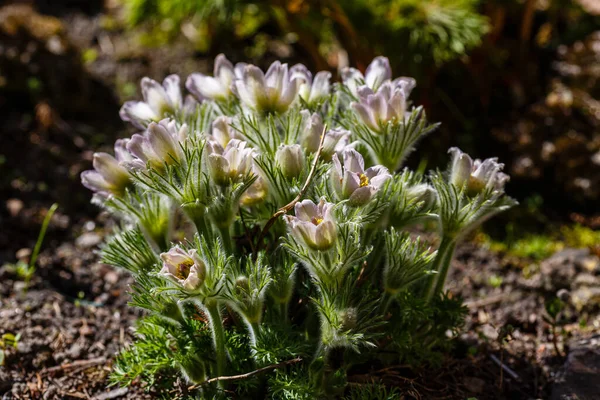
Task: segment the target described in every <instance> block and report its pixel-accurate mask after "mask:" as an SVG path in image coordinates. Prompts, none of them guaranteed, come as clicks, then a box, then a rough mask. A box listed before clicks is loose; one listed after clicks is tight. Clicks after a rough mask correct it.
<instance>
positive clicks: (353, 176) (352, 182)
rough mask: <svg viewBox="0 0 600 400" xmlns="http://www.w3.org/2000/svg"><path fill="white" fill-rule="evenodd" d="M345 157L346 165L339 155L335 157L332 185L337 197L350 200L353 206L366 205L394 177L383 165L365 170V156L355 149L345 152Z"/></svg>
mask: <svg viewBox="0 0 600 400" xmlns="http://www.w3.org/2000/svg"><path fill="white" fill-rule="evenodd" d="M343 157H344V165H342V163H341V162H340V160H339V158H338V155H337V154H334V155H333V168H332V169H331V183H332V186H333V189H334V190H335V192H336V193H337V195H338V196H339V197H340V198H342V199H348V201H349V203H350V204H351V205H354V206H361V205H364V204H366V203H367V202H368V201H369V200H371V197H373V195H374V194H375V193H377V191H378V190H379V189H380V188H381V187H382V186H383V185H384V184H385V182H386V181H387V180H388V179H390V178H391V177H392V175H390V173H389V172H388V169H387V168H385V167H383V166H381V165H375V166H373V167H371V168H367V169H366V170H365V161H364V159H363V156H362V155H361V154H360V153H359V152H358V151H356V150H354V149H347V150H345V151H344V153H343Z"/></svg>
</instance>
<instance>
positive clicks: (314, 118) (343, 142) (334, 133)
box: [300, 113, 350, 160]
mask: <svg viewBox="0 0 600 400" xmlns="http://www.w3.org/2000/svg"><path fill="white" fill-rule="evenodd" d="M323 128H324V125H323V120H322V118H321V116H320V115H319V114H316V113H315V114H313V115H311V116H310V118H307V119H306V126H305V128H304V131H303V133H302V137H301V139H300V140H301V143H302V146H303V147H304V148H305V149H306V150H307V151H309V152H310V153H316V152H317V150H319V143H321V135H322V134H323ZM349 141H350V131H348V130H346V129H343V128H334V129H330V130H328V131H327V132H326V133H325V139H324V140H323V150H322V151H321V155H322V157H323V159H324V160H330V159H331V156H332V155H333V153H340V152H341V151H342V150H343V149H344V148H346V147H347V146H348V143H349Z"/></svg>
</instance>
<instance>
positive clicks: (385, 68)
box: [341, 56, 392, 96]
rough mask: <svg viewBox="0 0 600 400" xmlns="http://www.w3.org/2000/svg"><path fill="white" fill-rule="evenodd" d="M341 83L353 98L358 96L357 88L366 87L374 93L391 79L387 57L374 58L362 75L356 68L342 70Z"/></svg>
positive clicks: (390, 69)
mask: <svg viewBox="0 0 600 400" xmlns="http://www.w3.org/2000/svg"><path fill="white" fill-rule="evenodd" d="M341 75H342V81H343V82H344V85H346V86H347V87H348V89H350V92H352V94H353V95H354V96H358V87H359V86H361V85H367V87H369V88H371V89H372V90H373V91H374V92H376V91H377V89H379V87H380V86H381V85H382V84H383V83H385V82H387V81H389V80H390V79H391V78H392V68H391V67H390V61H389V60H388V58H387V57H381V56H379V57H375V58H374V59H373V61H371V64H369V66H368V67H367V70H366V71H365V74H364V75H363V74H362V73H361V72H360V71H359V70H357V69H356V68H344V69H343V70H342V74H341Z"/></svg>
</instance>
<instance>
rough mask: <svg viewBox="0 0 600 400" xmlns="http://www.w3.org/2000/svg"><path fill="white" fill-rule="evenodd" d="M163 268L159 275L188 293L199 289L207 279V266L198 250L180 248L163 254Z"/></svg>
mask: <svg viewBox="0 0 600 400" xmlns="http://www.w3.org/2000/svg"><path fill="white" fill-rule="evenodd" d="M160 258H161V259H162V261H163V267H162V269H161V270H160V272H159V273H158V274H159V275H162V276H164V277H166V278H168V279H170V280H171V281H173V282H174V283H175V284H177V285H178V286H181V287H182V288H183V289H185V290H188V291H194V290H196V289H198V288H199V287H200V286H202V284H203V283H204V279H205V278H206V272H207V271H206V264H205V263H204V261H202V260H201V259H200V257H199V256H198V253H197V251H196V250H190V251H185V250H183V249H180V248H179V246H175V247H173V248H171V250H169V251H168V252H166V253H162V254H161V255H160Z"/></svg>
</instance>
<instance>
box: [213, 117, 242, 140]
mask: <svg viewBox="0 0 600 400" xmlns="http://www.w3.org/2000/svg"><path fill="white" fill-rule="evenodd" d="M232 122H233V119H232V118H231V117H227V116H224V115H222V116H220V117H217V118H215V120H214V121H213V123H212V128H211V139H213V140H214V141H216V142H217V143H218V144H219V145H221V147H223V148H225V147H227V144H228V143H229V142H230V141H231V139H242V136H241V135H240V134H239V132H238V131H236V130H235V129H233V128H232V126H231V124H232Z"/></svg>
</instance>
